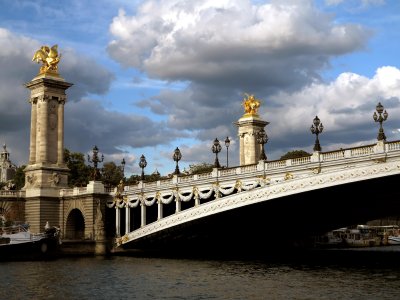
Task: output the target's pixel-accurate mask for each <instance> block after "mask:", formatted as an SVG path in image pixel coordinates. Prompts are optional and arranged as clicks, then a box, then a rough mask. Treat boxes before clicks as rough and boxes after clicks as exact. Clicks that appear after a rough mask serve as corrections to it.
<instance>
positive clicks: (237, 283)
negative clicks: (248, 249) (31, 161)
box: [0, 252, 400, 300]
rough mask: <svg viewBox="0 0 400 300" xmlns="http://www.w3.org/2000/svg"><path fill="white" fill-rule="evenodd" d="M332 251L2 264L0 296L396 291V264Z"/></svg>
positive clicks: (282, 295) (356, 295) (329, 295)
mask: <svg viewBox="0 0 400 300" xmlns="http://www.w3.org/2000/svg"><path fill="white" fill-rule="evenodd" d="M396 254H400V252H397V253H396ZM335 255H336V254H335ZM335 255H333V256H332V255H331V256H330V257H328V256H325V257H323V258H328V259H332V257H334V258H335V259H332V260H333V261H332V262H331V261H325V262H324V261H323V259H319V260H315V261H312V260H310V259H309V260H304V261H301V260H293V259H291V260H288V261H282V260H274V259H262V260H259V259H258V260H251V259H245V260H240V259H234V260H233V259H227V260H222V259H215V260H210V259H175V258H155V257H152V258H151V257H114V258H111V259H102V258H69V259H58V260H53V261H35V262H2V263H1V264H0V268H1V271H0V299H94V298H95V299H123V298H128V299H241V300H242V299H349V298H351V299H371V298H378V297H379V299H394V298H398V296H399V295H400V292H399V289H398V287H399V286H400V270H399V268H398V266H397V267H396V266H393V267H392V266H390V264H389V263H387V264H384V265H383V264H376V263H366V264H359V263H358V264H348V263H346V262H344V263H339V261H340V258H341V257H340V255H339V257H335ZM380 257H382V256H380V255H377V256H375V258H376V259H379V258H380ZM369 258H370V259H372V258H373V256H370V257H369Z"/></svg>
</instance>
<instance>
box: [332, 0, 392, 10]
mask: <svg viewBox="0 0 400 300" xmlns="http://www.w3.org/2000/svg"><path fill="white" fill-rule="evenodd" d="M325 3H326V4H327V5H331V6H335V5H339V4H347V5H351V6H353V7H357V6H359V7H361V8H365V7H368V6H371V5H383V4H385V0H350V1H348V0H347V1H345V0H325Z"/></svg>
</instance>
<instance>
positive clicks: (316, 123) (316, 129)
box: [310, 116, 324, 151]
mask: <svg viewBox="0 0 400 300" xmlns="http://www.w3.org/2000/svg"><path fill="white" fill-rule="evenodd" d="M310 130H311V133H312V134H315V136H316V137H315V145H314V151H321V145H320V144H319V139H318V135H319V134H320V133H322V131H323V130H324V126H323V125H322V123H321V121H320V119H319V118H318V116H315V118H314V120H313V124H312V125H311V127H310Z"/></svg>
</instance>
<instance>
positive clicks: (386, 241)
mask: <svg viewBox="0 0 400 300" xmlns="http://www.w3.org/2000/svg"><path fill="white" fill-rule="evenodd" d="M371 227H372V228H374V229H375V230H376V232H377V234H378V235H379V236H380V237H381V240H382V245H400V228H399V226H398V225H382V226H371Z"/></svg>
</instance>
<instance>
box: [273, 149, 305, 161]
mask: <svg viewBox="0 0 400 300" xmlns="http://www.w3.org/2000/svg"><path fill="white" fill-rule="evenodd" d="M305 156H311V154H310V153H308V152H306V151H304V150H293V151H289V152H287V153H286V154H284V155H282V156H281V158H280V159H281V160H283V159H292V158H299V157H305Z"/></svg>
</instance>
